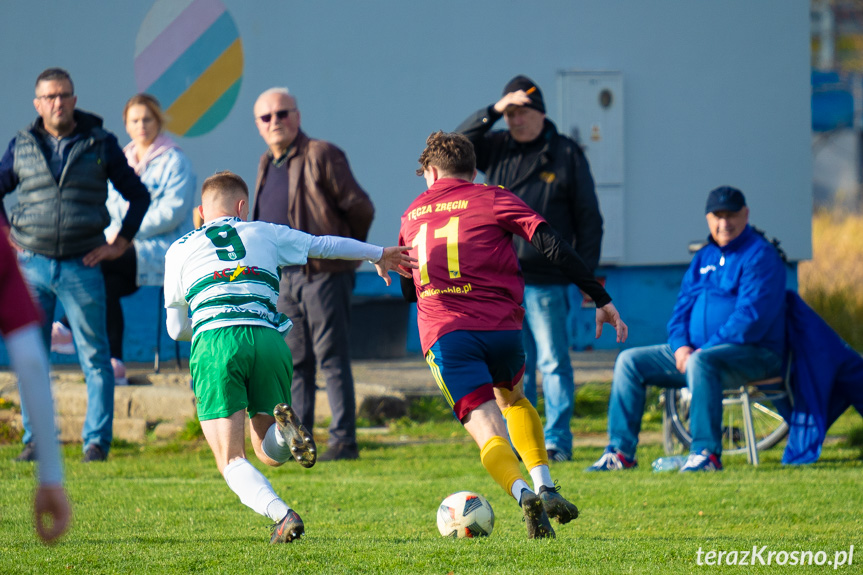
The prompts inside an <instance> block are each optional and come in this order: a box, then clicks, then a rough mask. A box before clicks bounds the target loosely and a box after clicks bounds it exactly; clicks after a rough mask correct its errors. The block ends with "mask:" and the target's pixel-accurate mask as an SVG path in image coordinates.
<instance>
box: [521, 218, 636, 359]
mask: <svg viewBox="0 0 863 575" xmlns="http://www.w3.org/2000/svg"><path fill="white" fill-rule="evenodd" d="M530 243H531V244H532V245H533V247H535V248H536V249H538V250H539V251H540V252H542V254H543V255H544V256H545V257H546V258H548V260H549V261H550V262H552V263H553V264H555V265H557V266H558V267H559V268H560V270H561V271H562V272H563V274H564V275H565V276H566V277H567V278H568V279H569V280H570V281H571V282H572V283H574V284H575V285H577V286H578V287H579V288H580V289H582V290H584V291H585V292H586V293H587V295H589V296H590V297H591V298H593V301H594V302H596V337H599V336H600V335H602V324H604V323H607V324H609V325H611V326H612V327H614V330H615V331H616V332H617V342H618V343H623V342H625V341H626V338H627V337H628V335H629V328H628V327H627V326H626V324H625V323H623V320H622V319H620V314H619V313H618V311H617V308H616V307H614V304H612V303H611V296H609V295H608V292H606V291H605V288H603V287H602V286H601V285H600V283H599V282H598V281H596V278H595V277H593V273H592V272H591V271H590V268H589V267H588V266H587V264H586V263H584V260H583V259H581V256H579V255H578V253H577V252H576V251H575V250H574V249H572V248H571V247H570V246H569V245H568V244H567V243H566V242H564V241H563V239H562V238H561V237H560V235H559V234H558V233H557V232H556V231H554V229H553V228H552V227H551V226H550V225H548V224H547V223H545V222H543V223H542V224H540V225H539V226H537V228H536V230H535V231H534V232H533V236H531V238H530Z"/></svg>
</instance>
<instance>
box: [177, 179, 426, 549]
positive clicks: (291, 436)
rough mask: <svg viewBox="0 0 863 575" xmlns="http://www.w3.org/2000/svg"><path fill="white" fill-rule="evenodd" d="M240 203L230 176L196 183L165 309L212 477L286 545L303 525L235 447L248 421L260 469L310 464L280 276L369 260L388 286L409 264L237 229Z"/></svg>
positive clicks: (400, 257) (267, 231)
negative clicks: (185, 362)
mask: <svg viewBox="0 0 863 575" xmlns="http://www.w3.org/2000/svg"><path fill="white" fill-rule="evenodd" d="M248 201H249V191H248V188H247V186H246V183H245V182H244V181H243V179H242V178H240V177H239V176H237V175H236V174H233V173H231V172H219V173H217V174H215V175H214V176H211V177H209V178H207V180H205V181H204V184H203V186H202V189H201V207H200V208H199V210H200V214H201V216H202V217H203V221H204V225H203V226H202V227H200V228H198V229H197V230H195V231H193V232H190V233H188V234H186V235H185V236H183V237H182V238H180V239H179V240H177V241H176V242H174V244H173V245H172V246H171V248H170V249H169V250H168V253H167V254H166V256H165V307H166V308H167V314H168V320H167V323H168V333H169V334H170V335H171V337H172V338H174V339H177V340H190V339H191V341H192V356H191V360H190V362H189V363H190V368H191V371H192V380H193V381H194V382H195V398H196V400H197V409H198V419H199V420H200V421H201V428H202V430H203V431H204V436H205V437H206V438H207V442H208V443H209V445H210V448H211V449H212V450H213V455H214V456H215V458H216V465H217V466H218V468H219V472H221V473H222V476H223V477H224V478H225V481H226V482H227V484H228V487H230V488H231V490H232V491H234V493H236V494H237V495H238V496H239V498H240V501H241V502H242V503H243V504H245V505H247V506H249V507H251V508H252V509H254V510H255V511H256V512H258V513H260V514H261V515H264V516H266V517H270V518H271V519H272V520H273V521H275V522H276V524H275V525H274V526H273V533H272V536H271V538H270V542H271V543H287V542H290V541H292V540H294V539H297V538H299V537H300V536H301V535H302V534H303V533H304V532H305V526H304V524H303V521H302V519H300V516H299V515H297V513H296V511H294V510H292V509H290V508H289V507H288V506H287V504H286V503H285V502H284V501H283V500H282V499H281V498H280V497H279V496H278V495H276V493H275V492H274V491H273V488H272V486H271V485H270V482H269V481H267V478H266V477H264V475H263V474H261V472H259V471H258V470H257V469H256V468H255V467H253V466H252V464H251V463H249V462H248V460H247V459H246V455H245V440H244V437H243V429H244V419H243V418H244V417H245V412H248V414H249V418H250V420H251V426H250V430H251V438H252V446H253V447H254V450H255V454H256V455H257V456H258V459H259V460H261V461H262V462H263V463H265V464H267V465H270V466H273V467H276V466H279V465H282V464H283V463H285V462H286V461H289V460H290V459H292V458H293V459H296V460H297V462H299V463H300V465H302V466H303V467H311V466H312V465H314V464H315V460H316V457H317V456H316V448H315V442H314V439H313V438H312V435H311V433H309V432H308V430H306V429H305V427H303V425H302V424H301V423H300V420H299V418H298V417H297V416H296V414H295V413H294V411H293V409H291V407H290V405H291V378H292V376H293V363H292V359H291V352H290V349H289V348H288V346H287V344H286V343H285V340H284V338H283V333H284V332H286V331H287V330H289V329H290V328H291V321H290V320H289V319H288V318H287V317H285V316H284V315H282V314H280V313H279V312H278V311H277V310H276V300H277V298H278V295H279V293H278V291H279V267H281V266H286V265H300V264H304V263H306V259H307V258H325V259H350V260H369V261H371V262H373V263H374V264H375V267H376V268H377V271H378V274H379V275H380V276H381V277H382V278H384V281H386V283H387V285H389V284H390V278H389V275H388V273H387V272H388V271H395V272H396V273H399V274H400V275H403V276H406V277H410V272H409V270H410V269H412V268H416V265H415V264H414V263H413V262H415V261H416V259H414V258H411V257H409V256H407V255H406V254H405V253H404V252H406V251H407V250H408V249H409V247H408V246H397V247H390V248H381V247H378V246H373V245H370V244H366V243H363V242H359V241H357V240H353V239H350V238H341V237H335V236H320V237H319V236H312V235H310V234H307V233H304V232H300V231H298V230H293V229H291V228H289V227H287V226H281V225H276V224H269V223H265V222H246V221H245V219H246V218H247V217H248V213H249V206H248ZM190 309H191V312H192V317H191V318H189V315H188V314H189V310H190ZM271 414H272V415H271Z"/></svg>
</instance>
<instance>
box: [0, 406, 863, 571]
mask: <svg viewBox="0 0 863 575" xmlns="http://www.w3.org/2000/svg"><path fill="white" fill-rule="evenodd" d="M842 421H843V423H841V424H840V426H843V425H844V427H845V430H846V431H847V430H849V429H853V428H854V427H855V426H859V424H860V418H859V416H858V415H857V414H856V413H855V414H853V415H846V416H844V417H843V420H842ZM573 424H574V426H575V427H577V425H578V418H576V419H574V420H573ZM361 448H362V459H361V460H359V461H351V462H335V463H329V464H323V463H322V464H318V465H316V466H315V467H314V468H312V469H310V470H305V469H302V468H300V466H299V465H295V464H287V465H285V466H284V467H282V468H279V469H269V468H265V467H264V466H262V465H258V467H259V468H261V469H264V471H265V473H266V474H267V476H268V477H269V478H270V480H271V481H272V483H273V486H274V487H275V489H276V491H277V492H278V493H279V494H281V495H282V497H283V498H284V499H285V500H286V501H287V502H288V503H289V504H290V505H291V506H292V507H294V508H295V509H296V510H297V511H298V512H299V513H300V515H301V516H302V517H303V520H304V521H305V524H306V536H305V537H304V538H303V539H302V540H300V541H298V542H295V543H292V544H288V545H279V546H271V545H269V522H268V520H266V519H264V518H263V517H260V516H258V515H257V514H256V513H254V512H253V511H251V510H250V509H248V508H246V507H244V506H243V505H242V504H240V502H239V500H238V499H237V498H236V496H235V495H234V494H233V493H232V492H231V491H230V490H229V489H228V487H227V486H226V485H225V483H224V481H223V480H222V478H221V476H220V475H219V474H218V472H217V471H216V468H215V465H214V463H213V461H212V456H211V454H210V452H209V449H208V448H207V447H206V445H205V444H204V443H203V442H200V441H197V442H196V441H185V442H178V443H170V444H161V445H160V444H149V445H146V446H135V445H120V446H117V447H116V448H115V449H114V450H113V451H112V453H111V457H110V460H109V461H108V462H107V463H104V464H102V463H98V464H95V463H94V464H89V465H84V464H81V463H79V462H78V459H79V457H80V453H79V446H67V447H66V448H65V452H64V453H65V456H66V476H67V484H68V490H69V494H70V498H71V500H72V502H73V506H74V513H75V515H74V520H73V525H72V529H71V531H70V532H69V533H68V534H67V535H66V537H65V538H64V539H63V540H62V541H61V542H60V543H59V544H58V545H56V546H54V547H44V546H42V545H41V544H39V543H38V542H37V539H36V537H35V534H34V532H33V529H32V524H31V522H32V520H31V515H30V505H31V499H30V498H31V494H32V489H33V471H34V468H33V466H32V465H31V464H18V463H14V462H12V461H11V459H12V458H13V457H14V456H15V455H16V454H17V452H18V450H19V446H18V445H4V446H0V573H4V574H5V573H88V574H89V573H159V574H163V573H440V574H447V573H455V574H462V573H465V574H467V573H502V574H503V573H506V574H509V573H576V572H577V573H695V572H701V571H705V570H706V571H708V572H710V571H722V572H725V571H735V570H741V572H752V573H777V572H801V571H800V568H799V567H790V566H786V567H779V566H777V565H776V564H775V562H774V563H773V564H772V565H769V566H768V565H764V566H760V565H758V566H755V567H742V566H737V567H725V566H723V567H721V568H719V567H707V566H698V564H697V563H696V559H697V557H696V554H697V552H698V550H699V548H701V549H702V551H703V552H705V553H706V552H707V551H710V550H715V551H726V552H730V551H735V550H736V551H738V552H741V551H743V550H750V551H751V549H752V547H753V546H758V547H759V548H760V547H762V546H766V550H765V551H764V552H763V555H762V556H763V557H764V559H765V561H766V560H767V557H768V555H767V554H768V552H769V551H771V550H773V551H786V552H792V551H812V552H813V553H817V552H818V551H823V552H825V554H826V555H824V556H823V557H826V558H827V559H828V560H830V561H831V562H832V560H833V559H834V557H835V553H836V552H837V551H848V550H849V548H850V546H851V545H854V546H855V549H856V553H855V556H854V557H853V564H852V565H851V566H846V567H842V569H841V570H842V571H844V572H856V573H859V572H861V569H860V567H859V565H860V564H863V549H861V545H863V541H861V535H860V534H861V533H863V516H861V511H863V490H861V488H860V485H861V471H863V462H861V452H860V448H859V447H851V446H849V445H848V443H847V442H843V441H835V440H834V441H832V442H830V444H828V445H827V446H826V447H825V450H824V454H823V456H822V458H821V461H820V462H819V463H817V464H816V465H812V466H809V467H804V468H785V467H782V466H781V465H780V464H779V459H780V457H781V449H776V448H775V449H773V450H770V451H768V452H765V453H764V454H763V463H762V465H761V466H760V467H759V468H757V469H756V468H753V467H751V466H749V465H747V464H746V460H745V457H727V458H726V460H725V464H726V470H725V471H723V472H722V473H715V474H703V475H698V476H694V477H693V476H691V475H686V476H682V475H680V474H677V473H669V474H654V473H653V472H652V471H651V469H650V462H651V461H652V460H653V459H654V458H656V457H659V456H660V455H662V453H661V448H660V447H659V446H658V445H646V446H643V447H642V449H641V450H640V451H639V459H640V461H641V467H640V468H639V469H638V470H635V471H631V472H622V473H612V474H589V473H584V472H583V469H584V468H585V467H587V466H588V465H590V464H591V463H592V462H593V461H594V460H595V459H596V458H597V457H598V455H599V454H600V452H601V448H586V447H583V448H577V449H576V450H575V455H574V461H572V462H570V463H562V464H556V465H554V466H553V468H552V474H553V476H554V477H555V479H558V480H559V482H560V485H561V486H562V488H563V489H562V493H563V494H564V495H565V496H567V497H568V498H570V499H571V500H573V501H574V502H576V503H577V505H578V506H579V508H580V510H581V513H582V515H581V517H580V518H579V519H577V520H576V521H574V522H572V523H570V524H568V525H565V526H559V527H556V528H557V538H556V539H555V540H537V541H529V540H527V539H526V536H525V528H524V525H523V523H522V521H521V514H520V509H519V508H518V507H517V506H516V504H515V503H514V501H513V500H512V499H511V498H510V497H508V496H506V495H505V494H504V493H503V492H502V490H501V489H500V488H499V487H498V486H497V485H496V484H495V483H494V482H493V481H492V480H491V478H490V477H489V476H488V475H487V474H486V473H485V471H484V469H483V468H482V466H481V464H480V462H479V457H478V450H477V448H476V447H475V446H474V445H473V444H472V443H470V442H469V441H468V440H467V438H466V435H465V434H464V432H463V431H462V430H461V428H460V427H459V426H458V425H457V424H456V423H455V422H454V421H437V422H433V423H426V424H422V425H409V424H406V423H405V422H402V423H401V424H400V425H395V426H393V427H392V428H391V431H390V432H388V433H384V432H382V433H381V434H380V435H373V436H369V437H368V438H366V439H365V440H364V441H363V442H362V443H361ZM459 490H472V491H476V492H479V493H482V494H484V495H485V496H486V497H487V498H488V499H489V501H490V502H491V504H492V506H493V508H494V510H495V515H496V523H495V528H494V533H493V534H492V535H491V537H488V538H484V539H479V540H465V539H460V540H452V539H444V538H442V537H440V535H439V534H438V532H437V527H436V524H435V514H436V511H437V506H438V503H439V502H440V501H441V499H443V498H444V497H445V496H446V495H448V494H449V493H451V492H454V491H459ZM740 557H742V556H740ZM828 570H830V571H832V570H833V568H832V567H831V566H829V565H823V566H820V567H819V566H816V565H812V566H808V567H805V568H804V570H803V572H807V573H810V572H827V571H828Z"/></svg>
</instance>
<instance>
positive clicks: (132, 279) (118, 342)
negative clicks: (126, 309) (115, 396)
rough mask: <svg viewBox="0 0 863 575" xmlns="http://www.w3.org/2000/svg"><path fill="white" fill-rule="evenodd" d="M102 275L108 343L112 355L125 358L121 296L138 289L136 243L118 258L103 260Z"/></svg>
mask: <svg viewBox="0 0 863 575" xmlns="http://www.w3.org/2000/svg"><path fill="white" fill-rule="evenodd" d="M101 266H102V275H103V276H105V299H106V304H107V314H106V316H107V323H108V325H107V330H108V345H109V346H110V348H111V357H116V358H117V359H123V330H124V328H125V322H124V320H123V306H122V305H120V298H123V297H126V296H128V295H132V294H133V293H135V292H136V291H138V283H137V281H136V276H137V273H138V263H137V259H136V254H135V245H134V244H133V245H131V246H129V249H127V250H126V251H125V252H124V253H123V255H122V256H120V257H119V258H117V259H116V260H110V261H102V263H101Z"/></svg>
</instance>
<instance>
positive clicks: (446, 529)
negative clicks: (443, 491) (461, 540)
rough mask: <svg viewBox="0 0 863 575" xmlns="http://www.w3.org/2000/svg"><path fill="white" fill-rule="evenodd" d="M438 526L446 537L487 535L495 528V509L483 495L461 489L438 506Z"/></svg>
mask: <svg viewBox="0 0 863 575" xmlns="http://www.w3.org/2000/svg"><path fill="white" fill-rule="evenodd" d="M437 528H438V531H440V534H441V535H443V536H444V537H453V538H455V537H486V536H488V535H491V530H492V529H494V511H493V510H492V508H491V505H489V502H488V501H487V500H486V498H485V497H483V496H482V495H480V494H478V493H473V492H471V491H459V492H458V493H453V494H452V495H450V496H449V497H447V498H446V499H444V500H443V501H442V502H441V504H440V507H438V510H437Z"/></svg>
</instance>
